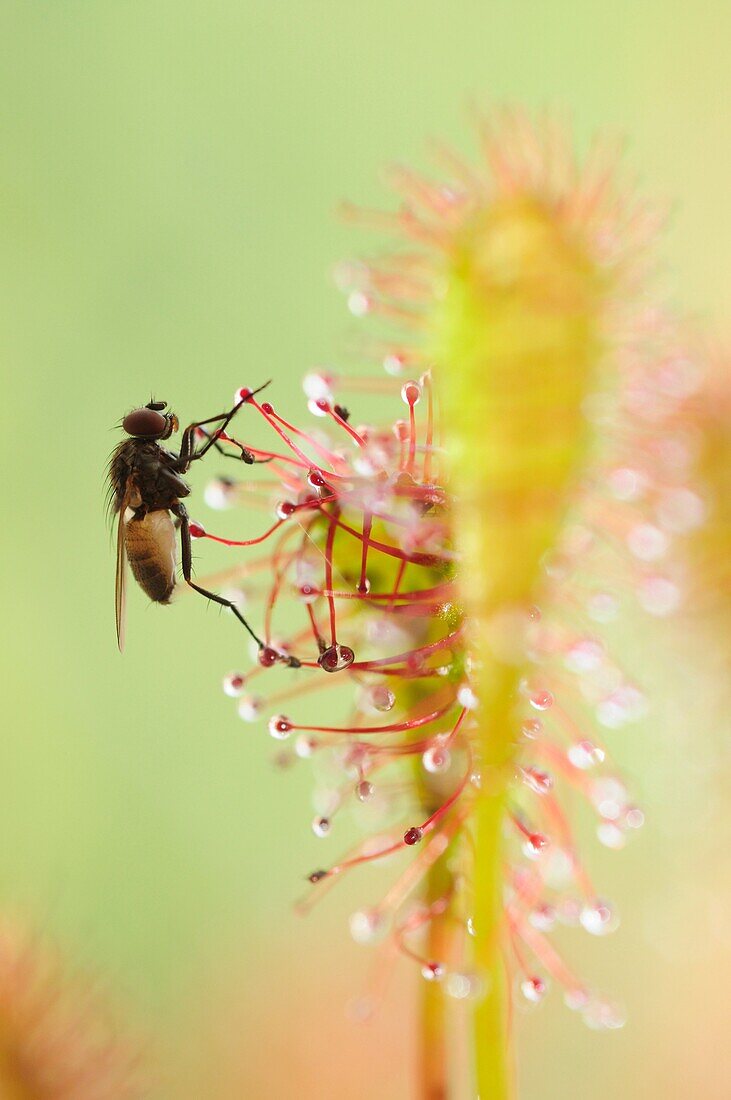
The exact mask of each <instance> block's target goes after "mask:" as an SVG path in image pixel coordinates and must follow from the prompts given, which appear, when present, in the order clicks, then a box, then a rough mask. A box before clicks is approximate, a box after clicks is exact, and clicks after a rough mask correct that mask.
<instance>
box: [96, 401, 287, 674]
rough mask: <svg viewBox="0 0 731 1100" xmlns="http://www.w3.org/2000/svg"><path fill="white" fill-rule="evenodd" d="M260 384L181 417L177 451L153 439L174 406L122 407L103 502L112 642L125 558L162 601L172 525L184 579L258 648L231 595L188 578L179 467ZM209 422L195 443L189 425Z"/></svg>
mask: <svg viewBox="0 0 731 1100" xmlns="http://www.w3.org/2000/svg"><path fill="white" fill-rule="evenodd" d="M268 384H269V383H268V382H267V383H265V385H268ZM262 389H264V386H260V387H259V389H258V390H253V391H241V393H242V396H241V399H240V400H239V401H238V402H237V404H236V405H234V407H233V408H232V409H230V410H229V411H228V412H225V413H219V414H218V415H217V416H210V417H208V418H207V419H206V420H198V421H194V422H193V423H192V424H189V425H188V427H187V428H186V429H185V431H184V432H183V435H182V439H181V445H180V451H179V452H178V453H177V454H176V453H175V452H174V451H168V450H166V448H164V447H162V446H161V441H162V440H167V439H169V438H170V436H171V435H172V434H173V433H174V432H176V431H177V430H178V418H177V417H176V415H175V413H173V412H165V409H166V408H167V402H165V401H150V402H149V403H148V404H147V405H145V406H144V407H143V408H139V409H134V410H133V411H132V412H130V413H128V414H127V415H126V416H125V418H124V420H123V421H122V429H123V431H125V432H126V433H127V438H126V439H124V440H123V441H122V442H121V443H120V444H119V445H118V446H117V447H116V448H115V450H114V453H113V454H112V458H111V461H110V463H109V482H110V486H109V487H110V494H111V507H112V512H113V514H115V515H117V516H118V520H117V570H116V583H115V612H116V620H117V642H118V644H119V648H120V649H123V648H124V622H125V602H126V601H125V589H126V578H127V568H126V566H127V561H129V565H130V568H131V569H132V573H133V575H134V578H135V580H136V581H137V583H138V584H139V585H140V587H141V588H142V590H143V591H144V592H145V593H146V594H147V595H148V596H149V597H150V599H151V600H153V601H154V602H155V603H169V601H170V596H171V595H172V592H173V589H174V588H175V584H176V566H177V554H176V534H175V528H176V527H178V529H179V532H180V551H181V562H182V567H183V578H184V580H185V582H186V584H188V585H190V587H191V588H193V589H194V590H195V591H196V592H200V593H201V595H203V596H205V597H206V598H207V599H209V600H214V601H215V602H216V603H218V604H221V606H222V607H228V608H229V609H230V610H231V611H232V612H233V613H234V615H235V616H236V618H237V619H238V620H239V622H240V623H241V625H242V626H243V627H244V628H245V629H246V630H247V631H248V632H249V634H250V635H251V637H252V638H253V639H254V641H255V642H256V644H257V645H258V646H259V649H262V648H263V647H264V643H263V641H262V640H261V638H259V636H258V635H257V634H256V633H255V632H254V631H253V630H252V628H251V627H250V626H249V624H248V622H247V621H246V619H245V618H244V616H243V615H242V614H241V612H240V611H239V609H238V608H237V607H236V606H235V604H234V603H232V601H231V600H227V599H225V598H224V597H223V596H218V595H216V594H215V593H213V592H209V591H208V590H207V589H205V588H202V587H201V586H200V585H199V584H196V583H195V581H194V580H193V579H192V554H191V534H190V520H189V517H188V512H187V510H186V507H185V505H184V504H183V503H182V500H181V498H182V497H187V496H189V495H190V486H189V485H188V484H187V483H186V482H185V481H184V480H183V477H182V475H183V474H185V473H186V472H187V470H188V469H189V468H190V466H191V464H192V463H193V462H197V461H198V459H201V458H203V456H204V455H205V454H206V453H207V452H208V451H209V450H210V449H211V447H215V448H216V449H217V450H221V448H220V446H219V443H218V439H219V436H220V435H221V433H223V432H225V430H226V428H227V427H228V425H229V423H230V422H231V420H232V419H233V417H234V416H235V415H236V413H237V412H238V411H239V409H240V408H241V406H242V405H245V404H246V402H247V401H248V400H250V398H252V397H253V396H254V395H255V394H256V393H259V392H260V391H261V390H262ZM212 424H218V427H217V428H216V429H215V430H214V431H212V432H211V433H210V434H209V433H206V432H205V431H204V432H203V434H205V435H207V438H206V440H205V442H204V443H203V444H202V445H201V446H200V447H199V448H198V449H196V433H197V432H198V430H199V429H200V430H203V429H205V427H206V425H212ZM239 446H240V449H241V455H240V457H241V459H242V460H243V461H244V462H247V463H254V462H256V461H257V459H255V458H254V455H253V454H252V453H251V452H250V451H248V450H247V449H246V448H245V447H243V446H241V445H239ZM173 517H175V519H173ZM286 661H287V663H288V664H294V663H296V659H295V658H286Z"/></svg>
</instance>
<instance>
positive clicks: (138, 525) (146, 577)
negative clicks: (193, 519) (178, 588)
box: [124, 509, 176, 603]
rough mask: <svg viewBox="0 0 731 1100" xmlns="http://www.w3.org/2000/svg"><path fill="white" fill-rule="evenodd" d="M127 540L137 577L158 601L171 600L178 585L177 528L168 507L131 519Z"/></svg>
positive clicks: (138, 581)
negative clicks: (176, 577)
mask: <svg viewBox="0 0 731 1100" xmlns="http://www.w3.org/2000/svg"><path fill="white" fill-rule="evenodd" d="M124 542H125V547H126V550H127V557H128V559H129V564H130V568H131V570H132V573H133V575H134V578H135V580H136V581H137V583H138V584H139V586H140V587H141V588H142V590H143V591H144V592H146V593H147V595H148V596H149V597H150V599H151V600H154V601H155V603H167V602H168V600H169V599H170V596H171V595H172V591H173V588H174V587H175V565H176V558H175V528H174V527H173V521H172V519H171V518H170V513H169V512H168V511H167V510H164V509H160V510H159V511H156V512H148V513H147V515H145V516H142V518H141V519H130V520H129V521H128V522H127V524H126V527H125V532H124Z"/></svg>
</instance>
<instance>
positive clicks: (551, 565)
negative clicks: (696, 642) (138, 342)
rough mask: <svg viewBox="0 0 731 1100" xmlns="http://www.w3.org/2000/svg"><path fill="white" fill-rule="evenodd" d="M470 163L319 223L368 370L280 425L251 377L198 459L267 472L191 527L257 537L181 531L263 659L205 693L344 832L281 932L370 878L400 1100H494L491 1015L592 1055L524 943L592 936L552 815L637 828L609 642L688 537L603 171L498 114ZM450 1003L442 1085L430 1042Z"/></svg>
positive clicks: (677, 435) (334, 385) (679, 557)
mask: <svg viewBox="0 0 731 1100" xmlns="http://www.w3.org/2000/svg"><path fill="white" fill-rule="evenodd" d="M479 139H480V157H479V159H478V160H477V161H476V163H475V164H474V165H472V164H468V163H465V162H463V161H462V160H461V159H459V158H457V157H456V156H455V155H454V154H452V153H451V152H449V151H446V150H440V151H439V152H438V159H439V172H438V174H437V175H436V178H434V179H432V178H427V177H424V176H421V175H418V174H416V173H415V172H413V171H410V170H407V169H398V170H395V171H394V172H393V173H392V180H393V185H394V187H395V189H396V191H397V192H398V193H399V196H400V197H399V205H398V206H397V208H396V210H395V211H394V212H391V213H372V212H368V211H362V210H358V209H355V208H348V209H347V211H346V214H347V215H348V216H349V217H351V218H353V219H354V220H357V221H358V222H360V223H364V224H365V226H366V227H367V228H368V229H369V231H371V232H372V233H373V234H374V236H373V240H374V245H373V248H372V249H370V251H376V249H377V248H378V252H377V258H375V259H372V260H368V259H360V260H357V261H353V262H350V263H346V264H343V265H341V266H340V267H339V268H338V271H337V281H338V283H339V284H340V286H341V288H342V289H343V290H344V292H345V294H346V298H347V304H348V307H349V310H350V312H351V313H352V314H353V315H355V317H357V318H359V319H361V320H360V322H359V323H361V324H362V325H363V326H364V329H363V341H362V347H363V349H364V350H365V351H367V353H368V355H369V356H370V357H371V359H372V361H373V369H372V371H370V372H366V373H365V374H364V375H363V376H358V377H356V376H354V375H349V374H347V373H345V372H336V371H334V370H329V369H328V370H319V371H312V372H310V373H308V374H307V375H306V376H305V377H304V398H303V405H305V403H306V408H303V417H302V419H301V420H298V422H297V423H291V422H289V421H288V420H286V419H285V418H284V417H283V416H282V415H280V413H279V412H278V411H277V402H278V390H277V383H276V379H274V381H273V384H272V385H271V386H270V387H269V389H268V390H267V391H266V392H265V393H263V394H259V395H257V396H250V393H251V391H250V390H249V389H242V390H241V391H239V393H240V396H241V398H242V409H241V411H240V412H239V413H238V415H237V418H236V420H235V421H234V422H233V424H232V426H231V428H229V429H228V430H227V433H226V434H223V435H221V436H220V437H219V439H218V446H219V448H220V449H221V450H222V451H224V452H225V453H228V454H230V455H231V457H232V458H233V459H236V458H237V456H239V455H240V454H241V453H242V450H241V448H242V447H243V443H242V442H241V440H244V441H245V445H246V447H247V448H248V449H249V450H250V451H251V452H252V453H253V454H254V455H255V457H256V458H258V459H262V460H265V464H263V465H261V466H259V467H258V468H257V469H256V470H255V472H254V473H253V474H252V473H251V472H250V471H249V470H247V474H246V476H245V477H244V476H242V477H241V478H239V477H238V476H236V471H235V468H234V467H233V465H232V464H230V465H231V469H230V470H229V471H227V472H228V473H231V474H232V476H231V477H226V478H218V479H216V480H215V481H213V482H211V483H209V485H208V487H207V492H206V500H207V503H208V504H209V505H210V506H212V507H213V508H218V509H222V510H223V509H235V508H237V507H242V508H246V509H250V508H251V506H252V504H253V503H257V502H258V503H261V504H263V506H264V507H265V509H267V510H269V512H270V515H271V520H270V521H268V522H266V523H265V525H264V526H265V529H264V530H263V532H262V534H261V535H260V536H258V537H256V538H254V539H248V540H236V539H233V538H229V537H224V533H221V534H219V533H218V532H217V533H215V534H213V533H211V532H209V531H208V530H207V529H206V527H205V526H204V525H203V524H201V523H195V524H193V525H192V528H191V530H192V534H193V535H194V536H195V537H196V538H198V539H204V538H208V539H215V540H216V541H218V542H223V543H225V544H226V545H227V546H230V547H232V548H237V547H240V548H244V549H242V551H241V556H240V557H239V556H237V558H236V562H235V563H234V564H233V565H232V567H231V569H229V570H228V571H227V572H226V574H225V576H226V582H225V583H226V584H228V585H229V588H231V587H234V588H235V587H236V585H244V587H245V589H246V591H247V595H248V596H249V597H251V596H257V597H259V598H260V600H261V601H263V609H262V603H261V602H256V600H254V602H253V603H252V608H254V609H256V610H258V611H259V614H260V618H259V619H257V620H256V626H257V628H258V629H259V630H260V631H261V633H262V636H263V639H264V644H263V645H262V646H261V647H260V648H259V649H258V650H257V649H255V650H254V651H253V654H252V665H251V667H250V668H241V669H240V671H237V672H235V673H230V674H229V675H227V676H226V678H225V680H224V689H225V691H226V692H227V693H228V694H229V695H231V696H233V697H236V699H237V706H238V710H239V713H240V715H241V717H242V718H244V719H246V720H250V721H254V722H261V723H262V724H264V726H265V727H266V726H268V731H269V733H270V734H271V736H272V737H273V738H275V739H277V740H279V741H282V742H287V745H282V751H283V753H284V754H285V755H284V757H283V758H284V759H289V760H291V761H296V760H298V759H302V760H310V761H311V763H312V764H313V765H314V767H315V769H316V774H317V777H318V779H317V790H316V811H317V812H316V816H315V818H314V821H313V824H312V828H313V830H314V832H315V834H316V835H317V836H321V837H326V836H327V835H328V834H335V833H336V832H337V823H338V815H339V814H340V813H341V812H342V810H343V808H346V807H348V806H349V805H356V806H361V807H362V813H361V820H362V821H363V822H364V823H366V825H367V827H366V828H365V830H364V835H363V836H362V837H361V839H360V840H359V841H358V843H357V844H356V845H355V846H354V847H352V848H351V849H350V850H347V851H344V852H343V853H342V854H341V855H340V856H339V857H338V858H337V859H335V860H334V861H330V860H328V859H323V861H322V864H321V866H316V867H314V868H312V869H311V870H310V871H309V884H308V886H309V893H308V894H307V895H306V896H305V897H304V899H303V901H302V908H303V909H305V910H308V909H309V908H311V907H312V906H313V905H314V904H315V903H316V902H318V901H319V900H320V899H321V898H322V897H323V896H324V895H325V894H326V893H327V892H328V891H329V890H330V889H331V888H332V887H334V886H335V885H336V884H338V883H339V882H340V881H341V880H342V879H344V878H347V879H348V880H352V881H350V885H349V889H352V891H353V892H354V893H355V892H356V891H357V889H358V887H357V877H358V872H359V870H360V869H361V868H362V867H363V865H364V864H382V883H383V888H382V893H381V896H380V897H379V899H378V900H377V901H376V902H375V903H372V902H371V903H369V904H356V907H355V908H354V911H353V913H352V916H351V919H350V932H351V934H352V936H353V938H354V939H355V940H356V941H358V942H359V943H364V944H373V945H374V949H375V950H376V951H377V952H379V953H380V956H381V961H382V967H383V969H384V970H385V971H387V970H388V969H389V968H390V967H391V965H392V964H393V961H394V959H395V957H396V956H403V957H405V958H406V959H408V960H409V961H410V962H411V963H412V964H413V966H414V967H415V968H416V969H417V971H418V972H419V973H420V975H421V986H420V988H421V1006H420V1008H419V1010H418V1013H419V1021H420V1024H419V1026H420V1032H421V1037H422V1038H421V1055H420V1059H419V1067H418V1082H419V1083H418V1090H419V1093H418V1094H419V1095H420V1096H422V1097H424V1098H430V1100H436V1098H438V1097H448V1096H454V1095H457V1091H456V1085H455V1082H456V1081H461V1082H464V1081H465V1080H467V1081H469V1082H471V1084H470V1085H469V1088H470V1090H471V1093H470V1094H471V1095H478V1096H480V1097H482V1100H485V1098H490V1100H502V1098H504V1097H508V1096H510V1095H512V1094H513V1089H514V1076H515V1075H514V1067H513V1064H512V1058H511V1041H510V1032H511V1022H510V1021H511V1015H512V1011H513V1008H514V1007H515V1005H517V1004H523V1005H524V1006H535V1005H537V1004H539V1003H540V1002H541V1001H543V1000H544V998H545V997H546V996H548V995H551V996H558V997H562V998H563V1000H564V1001H565V1003H566V1005H567V1007H568V1009H570V1010H573V1011H574V1012H575V1013H578V1014H579V1015H580V1016H581V1017H583V1020H584V1021H585V1022H586V1024H587V1025H588V1026H590V1027H592V1028H596V1029H612V1028H618V1027H621V1026H622V1025H623V1023H624V1016H623V1011H622V1009H621V1008H620V1007H619V1006H618V1004H616V1003H615V1002H614V1000H613V999H612V993H611V991H609V995H607V994H605V993H603V992H601V991H599V990H596V989H594V988H592V986H591V984H590V983H589V982H588V981H587V980H586V978H585V976H584V975H583V974H582V973H577V972H576V970H575V969H574V967H573V966H572V963H571V958H570V957H565V955H564V954H563V953H559V951H558V950H557V949H556V947H555V946H554V944H553V942H552V937H551V932H552V929H553V928H554V926H555V925H556V924H557V923H562V924H564V925H571V926H576V928H577V935H579V934H582V933H583V934H586V933H588V934H590V935H594V936H603V935H605V934H607V933H610V932H611V931H612V930H613V929H614V928H615V927H616V924H617V921H618V917H617V913H616V911H615V907H614V905H613V904H612V903H611V902H610V901H608V900H607V899H606V898H605V897H604V896H603V894H602V891H601V886H600V885H598V884H595V883H594V881H593V880H592V877H591V874H590V871H589V867H588V864H589V863H590V859H588V860H587V859H585V857H584V855H583V854H582V853H581V852H580V851H579V850H577V844H576V842H575V837H574V824H573V821H572V817H573V811H571V812H570V811H569V808H568V807H569V806H574V805H575V804H576V802H577V799H576V797H575V795H576V794H577V793H578V795H580V796H581V797H582V798H583V800H585V802H586V803H587V804H588V806H589V808H590V810H591V812H592V813H593V814H594V817H595V828H596V836H597V840H598V842H600V843H601V844H603V845H605V846H607V847H609V848H612V849H619V848H622V847H623V845H624V844H625V843H626V842H627V840H628V838H629V837H630V836H631V835H632V834H634V833H635V832H636V830H637V829H639V828H640V826H641V825H642V823H643V812H642V810H641V809H640V808H639V807H638V806H637V805H635V803H634V802H633V800H632V796H631V794H630V793H629V791H628V790H627V787H626V785H625V782H624V780H623V778H622V777H621V776H620V775H619V774H618V771H617V770H616V769H615V767H614V766H613V764H612V759H611V740H612V734H613V731H615V730H617V729H618V728H620V727H623V726H625V725H627V724H629V723H632V722H634V721H635V720H636V719H638V717H640V716H642V715H643V714H644V713H645V711H646V710H647V708H648V705H650V704H651V700H648V699H646V698H645V695H644V693H643V691H642V688H641V685H640V684H639V683H638V682H637V676H636V672H637V670H634V669H632V668H628V667H625V664H624V661H623V654H622V653H621V652H619V653H618V652H612V650H611V646H610V645H609V642H608V640H607V633H608V631H607V624H610V623H611V622H613V621H614V620H615V619H617V617H618V616H621V615H622V614H623V613H624V612H625V610H626V609H627V608H628V607H631V606H633V605H636V606H638V607H639V608H641V609H642V610H643V611H644V612H645V613H646V614H647V616H648V622H651V621H652V620H653V619H654V620H656V621H657V622H658V627H657V629H658V631H660V630H661V629H663V625H662V620H663V619H664V617H665V616H667V615H670V614H671V613H673V612H674V611H675V610H676V609H677V608H679V607H680V606H681V605H682V602H683V596H684V592H685V591H686V588H687V584H688V569H689V566H688V563H687V561H686V560H685V557H686V556H685V553H684V547H685V544H686V543H688V542H689V541H692V540H688V538H687V536H688V535H689V534H691V533H692V532H694V531H695V530H696V529H698V528H700V527H701V526H702V524H703V523H704V520H705V516H706V511H707V505H706V501H705V498H704V495H703V493H702V492H701V491H700V490H699V489H698V487H697V486H696V484H695V480H694V479H695V474H694V468H693V449H692V447H690V446H689V445H688V441H687V437H686V436H687V433H685V430H684V425H685V423H686V420H687V417H688V415H689V412H688V410H689V407H690V406H691V405H692V404H693V401H694V400H695V396H696V394H697V391H698V389H699V386H700V385H701V383H702V372H701V369H700V366H699V365H698V363H697V362H696V357H695V356H694V355H693V354H692V353H691V352H690V351H689V350H688V347H687V346H686V341H685V339H684V337H683V336H682V334H681V332H680V329H679V327H678V326H677V325H676V323H675V322H674V321H673V319H672V317H671V316H669V314H668V312H667V311H666V309H665V308H664V307H663V305H662V304H661V302H659V301H657V300H655V298H654V296H653V293H652V289H651V283H652V279H651V274H652V266H653V264H652V243H653V238H654V236H655V234H656V232H657V230H658V227H659V223H660V220H661V219H660V218H659V216H658V213H657V211H656V210H655V208H654V207H652V206H651V205H648V204H647V203H645V202H644V201H643V200H642V199H640V198H639V197H638V196H637V195H635V194H634V192H633V190H632V189H631V188H629V187H627V186H626V185H625V183H624V182H623V177H622V174H621V172H620V170H619V168H618V164H617V159H618V158H617V155H616V151H615V150H614V149H613V148H612V147H611V146H610V145H608V144H606V143H597V144H596V145H595V146H594V147H593V148H592V149H591V150H590V152H589V153H588V155H587V156H586V157H585V158H583V159H578V158H577V157H576V156H575V155H574V153H573V151H572V148H571V141H570V135H569V134H568V133H567V131H566V129H565V128H564V127H562V126H561V125H560V124H558V123H557V122H556V121H555V120H554V119H551V118H547V119H545V120H543V121H541V122H540V123H534V122H532V121H531V120H529V119H528V118H526V117H525V116H524V115H523V114H521V113H519V112H511V113H508V112H505V113H503V114H501V115H499V116H491V117H489V118H486V119H483V120H481V121H480V124H479ZM384 232H385V233H386V234H387V235H388V236H389V237H390V244H388V245H387V246H385V247H384V246H383V243H382V242H383V235H384ZM246 381H250V382H251V383H252V385H253V384H258V382H259V381H260V380H259V379H250V380H246ZM244 398H246V400H245V401H243V399H244ZM363 408H368V409H369V410H372V409H374V408H376V409H377V410H378V416H377V418H374V419H367V418H366V417H365V415H364V414H363V413H362V411H361V410H362V409H363ZM369 416H370V414H369ZM254 419H258V420H259V421H260V422H261V424H260V425H259V428H258V429H257V430H261V429H265V430H266V431H267V432H268V436H267V438H268V439H269V440H270V442H269V443H267V444H265V445H264V446H263V447H260V448H258V449H257V448H253V447H251V445H250V442H249V436H248V434H247V433H248V432H249V431H250V430H251V428H252V426H253V421H254ZM242 470H243V467H242ZM257 547H259V548H260V549H257ZM262 551H263V553H262ZM219 581H220V578H219ZM247 614H249V612H247ZM251 614H255V611H252V612H251ZM293 664H294V665H296V666H299V667H297V668H295V670H292V668H291V666H292V665H293ZM285 665H288V666H290V667H289V668H286V669H285V668H284V666H285ZM277 666H281V672H279V673H278V674H277V679H276V682H274V680H273V679H272V670H273V669H275V668H276V667H277ZM343 685H346V686H347V688H348V689H349V698H350V702H349V705H348V704H347V703H346V702H344V696H343V693H342V692H337V691H333V690H332V689H333V688H335V687H338V686H339V687H341V688H342V687H343ZM309 692H312V693H318V696H321V698H320V699H319V702H318V709H317V713H318V715H319V718H318V721H317V723H316V724H311V723H308V722H307V721H305V720H303V718H302V717H301V715H300V699H301V697H302V696H303V695H304V694H305V693H309ZM331 842H332V841H331ZM375 1000H377V996H376V997H375ZM459 1002H461V1003H462V1006H463V1007H462V1011H461V1012H460V1015H459V1019H460V1020H461V1021H463V1020H466V1019H470V1020H471V1032H472V1034H471V1043H470V1044H469V1049H470V1050H471V1054H470V1064H469V1066H459V1065H455V1064H454V1062H455V1057H454V1055H453V1054H452V1050H451V1047H450V1043H449V1042H448V1041H447V1035H448V1034H450V1028H451V1023H450V1017H451V1015H452V1014H453V1013H454V1010H455V1009H456V1007H457V1004H458V1003H459ZM369 1007H370V1008H371V1009H373V1010H377V1005H375V1004H372V1005H370V1006H364V1010H365V1009H366V1008H369ZM465 1009H466V1011H465ZM463 1045H464V1044H463ZM569 1092H570V1087H569V1086H568V1084H567V1094H568V1093H569ZM460 1094H461V1093H460Z"/></svg>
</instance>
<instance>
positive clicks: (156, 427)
mask: <svg viewBox="0 0 731 1100" xmlns="http://www.w3.org/2000/svg"><path fill="white" fill-rule="evenodd" d="M167 427H168V422H167V419H166V418H165V417H164V416H163V415H162V413H159V412H157V411H156V410H155V409H149V408H145V409H134V410H133V411H132V412H131V413H127V415H126V416H125V418H124V420H123V421H122V428H123V430H124V431H125V432H126V433H127V435H134V436H142V437H147V438H149V439H155V438H157V437H158V436H161V435H163V434H164V433H165V431H166V430H167Z"/></svg>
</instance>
